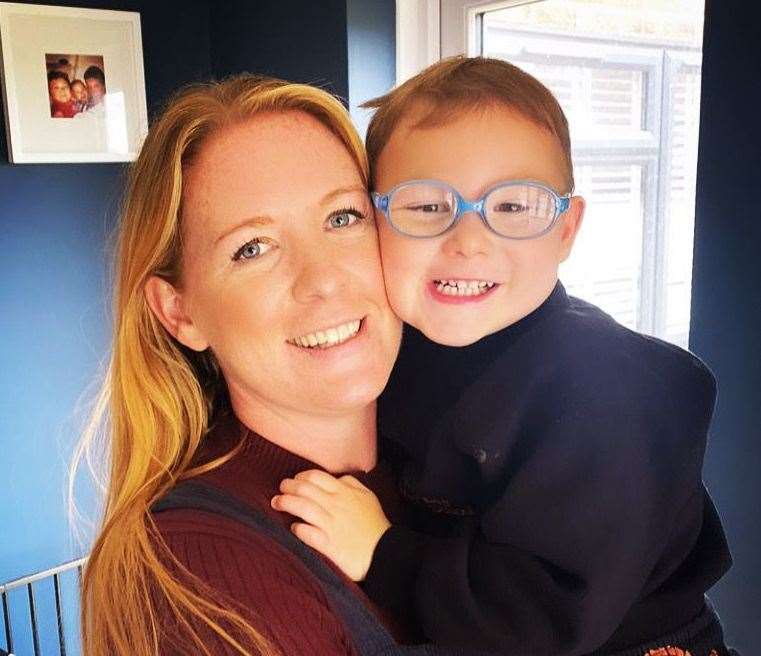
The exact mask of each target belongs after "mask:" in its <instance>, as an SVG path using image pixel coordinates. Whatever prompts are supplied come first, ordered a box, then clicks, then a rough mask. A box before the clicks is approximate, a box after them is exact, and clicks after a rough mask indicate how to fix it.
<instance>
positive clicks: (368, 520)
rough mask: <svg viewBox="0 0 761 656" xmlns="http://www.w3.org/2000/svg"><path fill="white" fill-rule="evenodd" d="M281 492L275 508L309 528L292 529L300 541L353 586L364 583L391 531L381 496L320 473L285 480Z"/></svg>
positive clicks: (296, 526)
mask: <svg viewBox="0 0 761 656" xmlns="http://www.w3.org/2000/svg"><path fill="white" fill-rule="evenodd" d="M280 492H281V493H282V494H280V495H277V496H275V497H272V501H271V504H272V507H273V508H274V509H275V510H280V511H283V512H287V513H290V514H291V515H295V516H296V517H299V518H301V519H302V520H304V522H305V523H301V522H294V523H293V524H291V530H292V531H293V533H294V534H295V535H296V537H298V538H299V539H300V540H301V541H302V542H304V543H305V544H307V545H309V546H310V547H312V548H313V549H316V550H317V551H319V552H320V553H322V554H323V555H325V556H327V557H328V558H330V560H332V561H333V562H334V563H335V564H336V565H337V566H338V567H339V568H340V569H342V570H343V572H344V574H346V575H347V576H348V577H349V578H351V579H352V580H353V581H362V580H364V578H365V576H366V575H367V571H368V570H369V569H370V562H371V560H372V557H373V551H375V547H376V545H377V544H378V541H379V540H380V539H381V536H382V535H383V534H384V533H385V532H386V530H387V529H388V528H389V527H390V526H391V523H390V522H389V521H388V519H387V518H386V515H385V514H384V512H383V509H382V508H381V505H380V502H379V501H378V498H377V497H376V496H375V494H373V493H372V492H371V491H370V490H368V489H367V488H366V487H365V486H364V485H362V483H360V482H359V481H358V480H357V479H356V478H354V477H353V476H341V478H336V477H335V476H331V475H330V474H328V473H327V472H324V471H320V470H317V469H311V470H309V471H305V472H301V473H299V474H296V476H295V478H286V479H284V480H283V481H282V482H281V483H280Z"/></svg>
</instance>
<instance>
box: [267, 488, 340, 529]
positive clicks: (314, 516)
mask: <svg viewBox="0 0 761 656" xmlns="http://www.w3.org/2000/svg"><path fill="white" fill-rule="evenodd" d="M270 505H271V506H272V507H273V508H274V509H275V510H279V511H281V512H287V513H289V514H290V515H293V516H294V517H300V518H301V519H303V520H304V521H305V522H308V523H310V524H312V525H314V526H323V525H325V524H327V523H328V521H329V520H330V515H328V513H327V512H326V511H325V509H324V508H323V507H322V506H320V505H319V504H318V503H316V502H315V501H313V500H312V499H307V498H306V497H297V496H294V495H292V494H280V495H277V496H275V497H272V501H270Z"/></svg>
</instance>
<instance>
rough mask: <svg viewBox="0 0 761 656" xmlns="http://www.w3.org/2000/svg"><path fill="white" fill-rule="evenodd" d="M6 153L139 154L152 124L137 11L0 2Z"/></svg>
mask: <svg viewBox="0 0 761 656" xmlns="http://www.w3.org/2000/svg"><path fill="white" fill-rule="evenodd" d="M0 46H1V47H2V89H3V98H4V100H5V107H4V114H5V125H6V130H7V134H8V159H9V160H10V161H11V162H12V163H14V164H20V163H46V162H125V161H131V160H134V159H135V158H136V157H137V153H138V151H139V150H140V145H141V144H142V141H143V138H144V137H145V134H146V132H147V131H148V113H147V110H146V101H145V75H144V72H143V46H142V39H141V34H140V14H138V13H136V12H130V11H111V10H107V9H79V8H75V7H52V6H46V5H27V4H20V3H14V2H0Z"/></svg>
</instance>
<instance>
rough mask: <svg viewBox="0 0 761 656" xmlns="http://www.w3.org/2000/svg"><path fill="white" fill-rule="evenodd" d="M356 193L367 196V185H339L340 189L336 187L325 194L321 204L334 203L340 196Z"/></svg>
mask: <svg viewBox="0 0 761 656" xmlns="http://www.w3.org/2000/svg"><path fill="white" fill-rule="evenodd" d="M355 193H360V194H363V195H364V196H366V195H367V193H368V192H367V187H365V186H364V185H361V184H358V185H352V186H350V187H339V188H338V189H334V190H333V191H329V192H328V193H327V194H325V195H324V196H323V197H322V200H321V201H320V205H327V204H329V203H332V202H333V201H334V200H335V199H336V198H338V197H339V196H346V195H348V194H355Z"/></svg>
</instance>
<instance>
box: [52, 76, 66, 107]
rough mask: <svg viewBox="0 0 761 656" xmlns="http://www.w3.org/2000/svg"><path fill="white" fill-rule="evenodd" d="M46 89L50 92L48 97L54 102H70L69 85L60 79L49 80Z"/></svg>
mask: <svg viewBox="0 0 761 656" xmlns="http://www.w3.org/2000/svg"><path fill="white" fill-rule="evenodd" d="M48 89H49V90H50V97H51V98H52V99H53V100H55V101H56V102H61V103H66V102H69V101H70V100H71V89H70V87H69V83H68V82H67V81H66V80H64V79H63V78H61V77H57V78H54V79H52V80H50V82H48Z"/></svg>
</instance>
